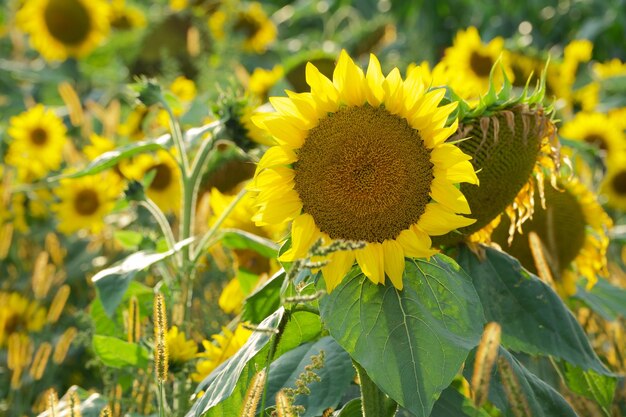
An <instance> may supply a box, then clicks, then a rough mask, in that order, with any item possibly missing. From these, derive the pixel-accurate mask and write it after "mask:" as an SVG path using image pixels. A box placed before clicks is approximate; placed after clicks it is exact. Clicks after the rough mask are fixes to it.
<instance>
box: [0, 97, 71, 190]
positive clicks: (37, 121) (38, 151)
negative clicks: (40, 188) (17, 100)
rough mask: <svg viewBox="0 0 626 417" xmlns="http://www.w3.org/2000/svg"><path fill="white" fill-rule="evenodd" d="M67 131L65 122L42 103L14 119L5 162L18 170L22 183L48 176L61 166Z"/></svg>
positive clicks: (12, 119) (11, 124)
mask: <svg viewBox="0 0 626 417" xmlns="http://www.w3.org/2000/svg"><path fill="white" fill-rule="evenodd" d="M66 132H67V130H66V128H65V125H64V124H63V121H62V120H61V119H60V118H58V117H57V116H56V115H55V114H54V112H53V111H52V110H50V109H46V108H44V106H43V105H41V104H38V105H36V106H35V107H33V108H31V109H30V110H28V111H26V112H24V113H22V114H20V115H18V116H14V117H11V119H10V120H9V128H8V134H9V137H10V138H11V139H12V141H11V142H10V144H9V149H8V151H7V155H6V163H7V164H8V165H12V166H14V167H16V168H17V171H18V176H19V178H20V179H21V180H27V179H28V180H32V179H37V178H41V177H43V176H45V175H46V174H47V173H48V172H49V171H52V170H56V169H58V168H59V167H60V166H61V161H62V158H63V156H62V151H63V146H64V145H65V143H66V141H67V138H66V136H65V134H66Z"/></svg>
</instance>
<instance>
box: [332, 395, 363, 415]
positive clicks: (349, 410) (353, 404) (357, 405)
mask: <svg viewBox="0 0 626 417" xmlns="http://www.w3.org/2000/svg"><path fill="white" fill-rule="evenodd" d="M332 417H363V411H362V409H361V399H360V398H354V399H352V400H350V401H348V402H347V403H346V405H344V406H343V407H342V408H341V410H339V411H335V412H334V413H333V415H332Z"/></svg>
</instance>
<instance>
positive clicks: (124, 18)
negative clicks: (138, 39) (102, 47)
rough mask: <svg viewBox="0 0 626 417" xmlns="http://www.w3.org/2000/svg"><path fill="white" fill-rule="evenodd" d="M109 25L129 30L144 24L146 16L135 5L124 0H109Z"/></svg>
mask: <svg viewBox="0 0 626 417" xmlns="http://www.w3.org/2000/svg"><path fill="white" fill-rule="evenodd" d="M110 21H111V26H112V27H113V28H115V29H120V30H130V29H135V28H142V27H144V26H146V18H145V16H144V15H143V13H142V12H141V10H140V9H139V8H137V7H133V6H129V5H127V4H126V0H113V1H112V2H111V17H110Z"/></svg>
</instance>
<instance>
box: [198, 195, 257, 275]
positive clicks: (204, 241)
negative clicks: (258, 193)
mask: <svg viewBox="0 0 626 417" xmlns="http://www.w3.org/2000/svg"><path fill="white" fill-rule="evenodd" d="M247 192H248V190H246V189H245V188H244V189H242V190H241V191H239V194H237V195H236V196H235V198H234V199H233V201H231V202H230V204H229V205H228V207H226V210H224V211H223V212H222V213H221V214H220V216H219V217H218V218H217V220H216V221H215V223H214V224H213V226H211V229H209V231H208V232H206V233H205V234H204V236H202V239H200V242H199V243H198V245H197V246H196V248H195V253H194V255H193V261H194V264H195V263H196V261H197V260H198V258H199V257H200V255H201V254H202V252H203V251H204V250H205V247H206V245H207V243H209V241H210V240H211V238H212V237H213V236H214V235H215V234H216V233H217V231H218V230H219V228H220V226H221V225H222V223H224V220H226V218H227V217H228V215H229V214H230V212H231V211H233V209H234V208H235V207H236V206H237V204H238V203H239V202H240V201H241V199H242V198H243V197H244V196H245V195H246V193H247Z"/></svg>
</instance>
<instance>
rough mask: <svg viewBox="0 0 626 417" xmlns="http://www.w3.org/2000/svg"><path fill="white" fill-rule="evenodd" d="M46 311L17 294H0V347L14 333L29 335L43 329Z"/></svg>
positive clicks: (34, 302) (36, 303)
mask: <svg viewBox="0 0 626 417" xmlns="http://www.w3.org/2000/svg"><path fill="white" fill-rule="evenodd" d="M45 324H46V309H45V308H43V307H41V306H40V305H39V303H38V302H37V301H31V300H29V299H27V298H26V297H24V296H22V295H21V294H19V293H17V292H0V347H3V346H5V345H6V343H7V341H8V340H9V337H10V336H11V335H12V334H14V333H31V332H38V331H40V330H41V329H43V326H44V325H45Z"/></svg>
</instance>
